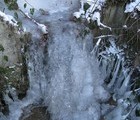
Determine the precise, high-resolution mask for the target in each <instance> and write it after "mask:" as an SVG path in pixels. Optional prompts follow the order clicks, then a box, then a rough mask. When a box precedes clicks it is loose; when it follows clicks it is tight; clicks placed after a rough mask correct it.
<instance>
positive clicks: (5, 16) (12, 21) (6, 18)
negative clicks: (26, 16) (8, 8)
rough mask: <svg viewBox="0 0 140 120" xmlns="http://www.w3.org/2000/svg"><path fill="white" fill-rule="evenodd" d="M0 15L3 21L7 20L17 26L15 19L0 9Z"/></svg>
mask: <svg viewBox="0 0 140 120" xmlns="http://www.w3.org/2000/svg"><path fill="white" fill-rule="evenodd" d="M0 16H1V17H3V19H4V21H6V22H9V23H10V24H11V25H13V26H18V25H17V21H16V20H15V19H14V17H13V16H11V15H7V14H5V13H3V12H2V11H0Z"/></svg>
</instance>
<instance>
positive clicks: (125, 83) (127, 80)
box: [119, 71, 133, 95]
mask: <svg viewBox="0 0 140 120" xmlns="http://www.w3.org/2000/svg"><path fill="white" fill-rule="evenodd" d="M132 73H133V71H130V72H129V74H128V75H127V77H126V78H125V80H124V81H123V84H122V86H121V88H120V89H119V91H120V92H119V93H120V94H121V95H124V93H125V92H126V90H127V88H128V84H129V81H130V77H131V75H132Z"/></svg>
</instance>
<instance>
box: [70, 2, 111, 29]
mask: <svg viewBox="0 0 140 120" xmlns="http://www.w3.org/2000/svg"><path fill="white" fill-rule="evenodd" d="M105 1H106V0H81V8H80V9H79V11H78V12H74V13H73V16H74V17H76V18H77V19H78V18H80V17H81V16H82V17H84V18H86V20H87V21H88V22H89V23H90V22H91V21H97V26H99V27H103V28H108V29H109V30H110V31H111V28H110V27H108V26H106V25H104V24H103V23H101V15H100V11H101V10H102V6H103V5H104V3H105ZM85 3H88V4H89V5H90V7H89V8H88V9H87V10H86V11H84V4H85Z"/></svg>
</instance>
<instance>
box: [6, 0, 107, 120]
mask: <svg viewBox="0 0 140 120" xmlns="http://www.w3.org/2000/svg"><path fill="white" fill-rule="evenodd" d="M63 1H64V0H63ZM66 1H67V0H66ZM73 1H74V0H73ZM62 3H63V2H62V0H61V1H60V6H61V4H62ZM58 4H59V3H58ZM67 4H70V5H71V4H72V3H71V2H69V3H67ZM53 5H54V4H52V6H53ZM53 7H54V6H53ZM67 7H68V5H67ZM63 8H64V9H63ZM49 9H51V8H49ZM61 10H63V11H61ZM61 10H60V8H58V11H55V12H54V11H51V14H50V15H48V16H44V18H43V17H42V18H41V19H40V21H41V22H47V24H48V26H49V27H48V30H49V39H48V45H46V46H42V45H41V44H40V41H41V40H40V37H39V36H38V34H33V37H32V44H31V45H30V50H29V51H30V56H29V78H30V88H29V90H28V93H27V96H26V98H24V99H23V100H22V101H20V100H18V99H15V101H14V102H10V101H9V109H10V115H9V116H8V117H7V118H5V119H7V120H19V118H20V116H21V114H22V113H23V109H24V108H25V107H27V106H29V105H33V104H43V105H44V106H47V107H48V111H49V112H50V114H51V118H52V120H99V119H100V116H101V109H100V103H99V102H102V101H105V100H107V99H108V98H109V94H108V93H107V92H106V91H105V90H104V88H103V87H102V84H103V77H102V74H101V72H100V70H99V66H98V62H97V60H96V58H95V57H94V54H93V53H92V54H91V51H92V49H93V41H92V39H93V35H92V33H90V31H89V30H88V29H87V28H86V27H85V26H84V25H82V24H78V23H74V22H72V21H70V17H71V13H72V12H70V10H69V9H68V8H66V7H64V6H61ZM38 19H39V18H38ZM33 32H34V33H35V32H37V31H35V30H33Z"/></svg>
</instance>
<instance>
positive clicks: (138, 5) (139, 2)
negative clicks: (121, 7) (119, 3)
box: [124, 0, 140, 13]
mask: <svg viewBox="0 0 140 120" xmlns="http://www.w3.org/2000/svg"><path fill="white" fill-rule="evenodd" d="M135 9H137V10H138V11H140V0H135V1H134V2H130V3H129V4H126V7H125V11H124V12H125V13H129V12H133V11H134V10H135Z"/></svg>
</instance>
